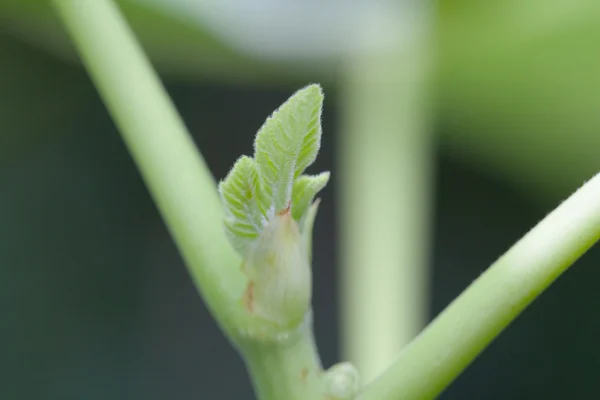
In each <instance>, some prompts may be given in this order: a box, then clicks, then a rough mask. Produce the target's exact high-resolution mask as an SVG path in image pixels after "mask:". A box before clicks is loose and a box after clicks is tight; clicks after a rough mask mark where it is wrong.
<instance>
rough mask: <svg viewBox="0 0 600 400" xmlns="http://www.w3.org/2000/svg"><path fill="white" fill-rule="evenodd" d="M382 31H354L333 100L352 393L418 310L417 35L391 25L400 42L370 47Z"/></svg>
mask: <svg viewBox="0 0 600 400" xmlns="http://www.w3.org/2000/svg"><path fill="white" fill-rule="evenodd" d="M386 22H389V21H387V20H383V21H377V22H376V23H373V24H372V25H368V26H366V27H364V29H363V30H360V29H357V30H358V34H359V35H361V36H362V37H359V38H358V39H357V43H358V45H357V50H356V52H355V53H354V54H353V55H352V57H350V58H349V59H348V60H347V61H346V68H345V81H344V87H343V89H344V90H343V93H342V96H341V97H342V99H343V102H344V103H343V107H344V108H343V118H344V120H343V125H344V129H343V132H344V135H343V136H342V138H341V140H340V146H341V166H340V168H339V170H340V171H342V173H343V175H342V189H341V195H340V198H341V201H342V207H343V208H342V212H341V218H340V222H341V229H340V231H341V233H342V254H341V258H342V261H341V263H342V266H343V268H344V270H343V274H342V275H343V280H342V291H341V292H342V293H341V294H342V300H341V301H340V303H341V305H342V316H343V318H342V320H343V329H342V332H343V335H345V336H344V337H343V353H344V354H345V356H344V357H345V358H347V359H349V360H350V361H352V362H353V363H354V364H355V365H356V366H357V368H358V370H359V371H360V374H361V381H362V383H367V382H369V381H370V380H372V379H373V378H374V377H375V376H376V375H378V374H379V373H381V372H383V370H384V369H385V368H386V367H387V366H388V365H389V364H391V362H392V361H393V360H394V357H395V356H396V355H397V354H398V352H399V351H400V350H401V348H402V347H403V346H404V345H406V344H407V343H408V342H409V341H410V340H411V339H412V338H413V337H414V336H416V334H417V333H418V332H419V331H420V330H421V329H422V327H423V326H424V324H425V322H426V318H427V308H428V302H427V299H428V290H427V283H428V276H429V274H428V268H427V257H426V254H427V248H428V245H427V243H428V237H427V236H428V229H427V226H428V225H429V218H428V216H429V214H430V212H429V211H430V207H429V204H430V201H429V198H430V182H431V178H430V175H431V140H430V135H429V132H428V126H427V125H428V121H427V113H426V112H427V107H426V92H427V70H428V68H427V67H428V65H427V52H428V49H427V40H426V39H427V34H426V33H425V32H419V33H422V35H421V36H415V37H410V38H407V37H406V35H405V34H404V32H402V31H399V29H398V28H397V27H400V26H404V25H403V24H400V23H396V24H394V23H393V22H391V23H390V26H392V31H391V32H390V31H385V30H384V32H385V34H387V35H388V37H389V36H396V37H398V38H400V41H397V42H394V43H391V44H388V43H386V44H383V45H381V46H378V45H379V43H377V38H376V37H375V38H372V37H371V35H373V33H374V32H376V31H377V30H378V29H381V28H382V26H383V25H385V23H386ZM395 22H398V21H395ZM390 26H388V28H390ZM394 27H396V28H395V29H394ZM361 43H364V45H363V46H361Z"/></svg>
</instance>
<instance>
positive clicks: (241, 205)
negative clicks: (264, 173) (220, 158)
mask: <svg viewBox="0 0 600 400" xmlns="http://www.w3.org/2000/svg"><path fill="white" fill-rule="evenodd" d="M258 185H259V178H258V171H257V168H256V163H255V162H254V160H253V159H252V158H251V157H247V156H242V157H240V158H239V159H238V160H237V161H236V163H235V165H234V166H233V169H232V170H231V171H230V172H229V174H228V175H227V177H226V178H225V180H224V181H222V182H221V183H220V184H219V193H220V195H221V200H222V202H223V205H224V208H225V233H226V234H227V236H228V237H229V240H230V241H231V243H232V245H233V247H234V248H235V249H236V250H237V251H238V252H240V253H241V254H245V253H246V252H247V250H248V248H249V247H250V246H251V245H252V243H253V242H254V241H255V240H256V238H258V236H259V235H260V233H261V232H262V230H263V228H264V226H265V225H266V220H265V218H264V216H263V213H262V212H261V210H260V208H259V206H258V201H257V188H258Z"/></svg>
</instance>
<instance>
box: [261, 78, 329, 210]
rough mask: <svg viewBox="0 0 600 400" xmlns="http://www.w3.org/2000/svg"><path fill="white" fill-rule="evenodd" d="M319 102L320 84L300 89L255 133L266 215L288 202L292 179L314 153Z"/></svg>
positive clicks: (318, 138) (317, 142) (317, 140)
mask: <svg viewBox="0 0 600 400" xmlns="http://www.w3.org/2000/svg"><path fill="white" fill-rule="evenodd" d="M322 105H323V92H322V91H321V87H320V86H319V85H309V86H307V87H305V88H303V89H300V90H298V91H297V92H296V93H295V94H294V95H292V96H291V97H290V98H289V99H288V100H287V101H286V102H285V103H283V105H281V107H279V109H277V110H276V111H275V112H274V113H273V114H272V115H271V116H270V117H269V118H267V120H266V121H265V123H264V124H263V126H262V127H261V129H260V130H259V132H258V133H257V135H256V141H255V144H254V159H255V160H256V165H257V170H258V175H259V178H260V189H259V190H260V191H261V193H260V194H259V197H260V201H261V208H262V209H263V210H265V211H266V216H267V219H270V218H271V217H272V216H273V215H275V214H276V213H278V212H280V211H282V210H285V209H286V208H287V207H288V206H289V205H290V202H291V200H292V193H293V187H294V180H295V179H296V178H297V177H298V176H300V174H302V172H304V170H305V169H306V167H308V166H309V165H310V164H312V163H313V162H314V160H315V158H316V156H317V153H318V151H319V147H320V143H321V108H322Z"/></svg>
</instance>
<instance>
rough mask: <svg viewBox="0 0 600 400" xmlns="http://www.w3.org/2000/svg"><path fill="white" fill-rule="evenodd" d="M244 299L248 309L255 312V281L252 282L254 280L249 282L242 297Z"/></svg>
mask: <svg viewBox="0 0 600 400" xmlns="http://www.w3.org/2000/svg"><path fill="white" fill-rule="evenodd" d="M242 301H243V303H244V306H245V307H246V310H248V311H249V312H251V313H253V312H254V307H253V303H254V282H252V281H250V282H248V287H247V288H246V291H245V292H244V296H243V297H242Z"/></svg>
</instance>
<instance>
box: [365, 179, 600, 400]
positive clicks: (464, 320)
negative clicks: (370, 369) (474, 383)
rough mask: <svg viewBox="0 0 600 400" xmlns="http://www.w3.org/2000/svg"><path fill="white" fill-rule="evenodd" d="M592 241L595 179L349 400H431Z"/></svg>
mask: <svg viewBox="0 0 600 400" xmlns="http://www.w3.org/2000/svg"><path fill="white" fill-rule="evenodd" d="M598 239H600V174H599V175H596V176H595V177H594V178H592V179H591V180H590V181H589V182H588V183H586V184H585V185H584V186H583V187H581V188H580V189H579V190H578V191H577V192H575V193H574V194H573V195H572V196H571V197H570V198H569V199H567V200H566V201H565V202H564V203H563V204H561V205H560V206H559V207H558V208H556V210H554V211H553V212H552V213H551V214H550V215H548V216H547V217H546V218H545V219H544V220H543V221H542V222H540V223H539V224H538V225H537V226H536V227H535V228H534V229H532V230H531V231H530V232H529V233H528V234H527V235H525V236H524V237H523V238H522V239H521V240H520V241H519V242H517V243H516V244H515V245H514V246H513V247H512V248H511V249H510V250H509V251H508V252H507V253H505V254H504V255H503V256H502V257H501V258H500V259H499V260H498V261H496V262H495V263H494V264H493V265H492V266H491V267H490V268H489V269H488V270H487V271H486V272H485V273H484V274H483V275H481V276H480V277H479V278H478V279H477V280H476V281H475V282H473V283H472V284H471V285H470V286H469V288H467V289H466V290H465V291H464V292H463V293H462V294H461V295H460V296H459V297H458V298H457V299H456V300H454V302H453V303H452V304H450V306H448V308H446V310H444V311H443V312H442V313H441V314H440V315H439V316H438V317H437V318H436V319H435V320H434V321H433V322H432V323H431V324H430V325H429V327H427V328H426V329H425V330H424V331H423V332H422V333H421V334H420V335H419V337H417V339H415V340H414V341H413V342H412V343H411V344H410V345H409V346H408V347H407V348H406V349H405V351H404V352H403V353H401V354H400V356H399V358H398V359H397V360H396V361H395V363H394V364H393V365H392V367H391V368H389V369H388V370H387V371H386V372H385V373H384V374H383V375H381V377H379V378H378V379H377V380H375V381H374V382H373V383H372V384H371V385H369V386H367V387H366V388H365V389H364V391H363V392H362V393H361V394H360V395H359V396H358V398H357V399H358V400H395V399H400V398H401V399H406V400H412V399H414V400H417V399H418V400H426V399H433V398H435V397H436V396H437V395H438V394H439V393H440V392H441V391H442V390H444V388H445V387H446V386H448V385H449V384H450V382H452V381H453V380H454V379H455V378H456V377H457V376H458V375H459V374H460V373H461V372H462V370H463V369H464V368H465V367H467V366H468V365H469V364H470V363H471V362H472V361H473V360H474V359H475V358H476V357H477V355H478V354H479V353H480V352H481V351H482V350H484V349H485V348H486V347H487V346H488V345H489V344H490V342H492V340H494V338H495V337H496V336H497V335H498V334H499V333H500V332H501V331H502V330H503V329H504V328H506V327H507V326H508V324H510V322H511V321H512V320H514V319H515V318H516V317H517V316H518V315H519V314H520V313H521V312H522V311H523V310H524V309H525V308H526V307H527V306H528V305H529V304H530V303H531V302H532V301H533V300H534V299H535V298H536V297H537V296H538V295H540V294H541V293H542V291H543V290H544V289H546V288H547V287H548V286H549V285H550V284H551V283H552V282H553V281H554V280H555V279H556V278H557V277H558V276H559V275H560V274H561V273H563V272H564V271H565V270H566V269H567V268H568V267H569V266H570V265H572V264H573V262H575V260H577V259H578V258H579V257H580V256H581V255H582V254H583V253H585V251H587V250H588V249H589V248H590V247H591V246H592V245H593V244H594V243H595V242H596V241H597V240H598Z"/></svg>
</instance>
